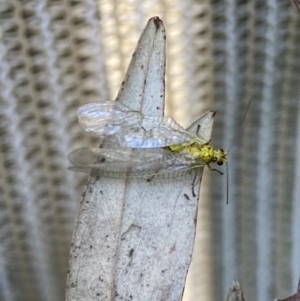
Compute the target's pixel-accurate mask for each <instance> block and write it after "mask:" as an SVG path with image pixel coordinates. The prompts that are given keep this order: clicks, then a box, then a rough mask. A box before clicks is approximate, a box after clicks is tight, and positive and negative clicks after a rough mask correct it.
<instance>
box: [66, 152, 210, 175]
mask: <svg viewBox="0 0 300 301" xmlns="http://www.w3.org/2000/svg"><path fill="white" fill-rule="evenodd" d="M69 160H70V162H71V163H72V164H73V165H74V166H71V167H69V169H70V170H74V171H84V172H89V173H91V174H92V175H101V176H106V177H112V178H124V177H129V178H144V177H147V176H154V175H161V174H168V177H175V176H179V175H180V174H181V173H182V172H185V171H187V170H190V169H192V168H196V167H201V166H204V165H205V163H203V162H199V161H198V160H197V162H196V161H195V159H194V158H193V157H191V156H189V155H186V154H179V153H172V152H170V151H167V150H164V149H151V151H150V150H149V149H147V150H141V149H136V150H131V149H118V150H117V149H106V148H81V149H77V150H75V151H73V152H72V153H71V154H70V155H69Z"/></svg>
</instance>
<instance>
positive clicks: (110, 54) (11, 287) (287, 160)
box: [0, 0, 300, 301]
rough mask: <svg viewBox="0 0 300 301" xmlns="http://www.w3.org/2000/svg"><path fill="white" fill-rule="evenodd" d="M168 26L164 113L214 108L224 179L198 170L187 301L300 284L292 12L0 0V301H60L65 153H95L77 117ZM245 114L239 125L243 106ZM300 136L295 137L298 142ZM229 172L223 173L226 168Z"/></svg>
mask: <svg viewBox="0 0 300 301" xmlns="http://www.w3.org/2000/svg"><path fill="white" fill-rule="evenodd" d="M156 15H157V16H159V17H160V18H161V19H162V20H163V21H164V24H165V27H166V31H167V73H166V83H167V84H166V96H167V104H166V106H167V110H166V113H167V115H169V116H173V117H174V118H175V119H176V120H177V121H178V122H179V123H181V124H182V125H184V126H187V125H189V124H190V123H191V122H192V121H194V120H195V119H196V118H198V117H199V116H200V115H201V114H202V113H204V112H205V111H206V110H208V109H210V110H217V112H218V113H217V116H216V119H215V120H216V121H215V127H214V134H213V144H214V145H215V146H216V147H222V148H224V149H226V150H227V149H230V153H229V166H228V169H229V172H228V177H229V191H228V193H229V205H226V204H225V201H226V193H227V188H226V184H225V183H226V174H225V175H224V176H220V175H219V174H217V173H211V172H209V171H206V172H205V175H204V179H203V183H202V187H201V198H200V202H199V215H198V230H197V237H196V244H195V248H194V255H193V261H192V265H191V268H190V271H189V275H188V281H187V285H186V289H185V295H184V300H185V301H196V300H200V299H201V300H205V301H212V300H224V299H225V296H226V294H227V291H228V288H229V285H230V283H231V281H232V280H233V279H238V280H239V281H240V282H241V284H242V287H243V290H244V293H245V296H246V299H247V300H253V301H266V300H273V299H274V298H276V297H277V298H283V297H287V296H289V295H291V294H293V293H294V292H295V291H296V286H297V282H298V278H299V276H300V158H299V156H298V154H299V152H300V139H299V138H300V118H299V117H300V103H299V100H300V95H299V92H300V54H299V53H300V52H299V50H300V12H299V11H298V10H297V9H296V7H295V5H294V3H293V2H292V1H280V0H252V1H250V0H249V1H242V0H224V1H221V0H218V1H217V0H212V1H208V0H203V1H200V0H198V1H197V0H184V1H183V0H162V1H158V0H140V1H133V0H114V1H112V0H107V1H104V0H98V1H96V0H87V1H76V0H73V1H71V0H69V1H68V0H65V1H62V0H55V1H53V0H52V1H46V0H35V1H32V0H26V1H21V0H6V1H1V3H0V300H1V301H2V300H3V301H40V300H41V301H54V300H55V301H62V300H64V290H65V283H66V274H67V269H68V256H69V248H70V241H71V236H72V231H73V226H74V221H75V218H76V214H77V209H78V205H79V201H80V198H81V194H82V192H83V189H84V184H85V182H86V177H84V176H80V175H77V174H75V173H71V172H69V171H68V170H67V166H68V165H69V164H68V161H67V155H68V153H69V152H70V151H71V150H74V149H75V148H79V147H83V146H88V145H90V146H92V145H97V141H96V140H95V139H94V140H93V139H92V138H91V137H89V136H88V135H85V134H84V132H83V130H81V128H80V127H79V125H78V123H77V119H76V109H77V108H78V107H79V106H80V105H81V104H84V103H87V102H92V101H100V100H111V99H114V98H115V97H116V94H117V91H118V89H119V87H120V84H121V82H122V79H123V76H124V74H125V71H126V68H127V66H128V63H129V60H130V58H131V55H132V53H133V51H134V48H135V45H136V43H137V40H138V38H139V36H140V34H141V32H142V30H143V28H144V26H145V25H146V23H147V20H148V19H149V18H150V17H152V16H156ZM249 102H250V103H251V106H250V109H249V110H248V111H247V115H246V118H244V115H245V112H246V107H247V104H248V103H249ZM298 137H299V138H298ZM224 171H225V170H224Z"/></svg>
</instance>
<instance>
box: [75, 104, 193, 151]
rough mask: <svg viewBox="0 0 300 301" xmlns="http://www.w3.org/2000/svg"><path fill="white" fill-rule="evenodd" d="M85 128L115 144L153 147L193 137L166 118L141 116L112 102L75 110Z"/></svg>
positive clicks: (185, 140)
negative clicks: (108, 138) (107, 137)
mask: <svg viewBox="0 0 300 301" xmlns="http://www.w3.org/2000/svg"><path fill="white" fill-rule="evenodd" d="M77 115H78V121H79V123H80V125H81V126H82V127H83V128H84V129H85V131H87V132H89V133H92V134H94V135H96V136H100V137H102V138H103V137H106V136H113V137H110V141H111V142H112V143H114V144H115V145H116V146H120V147H128V148H154V147H165V146H169V145H174V144H183V143H185V142H188V141H190V140H191V139H192V138H193V136H192V135H191V134H190V133H188V132H187V131H186V130H185V129H183V128H182V127H181V126H180V125H179V124H177V123H176V122H175V121H174V120H173V119H172V118H170V117H156V116H145V115H143V114H142V113H140V112H137V111H132V110H131V109H130V108H128V107H126V106H124V105H122V104H120V103H118V102H114V101H106V102H102V103H89V104H86V105H84V106H82V107H80V108H79V109H78V112H77Z"/></svg>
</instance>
